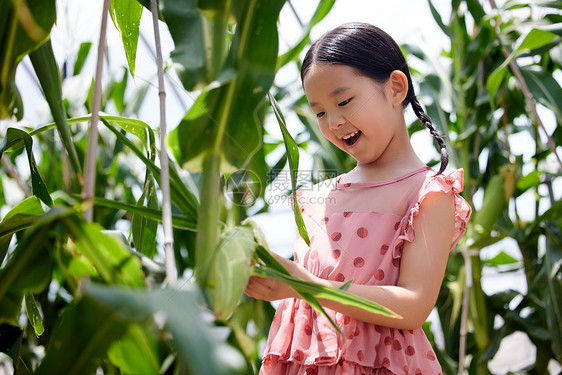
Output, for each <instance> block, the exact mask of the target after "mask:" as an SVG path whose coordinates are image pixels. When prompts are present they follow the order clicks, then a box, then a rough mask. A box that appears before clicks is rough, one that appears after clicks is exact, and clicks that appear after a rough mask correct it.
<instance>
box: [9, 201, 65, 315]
mask: <svg viewBox="0 0 562 375" xmlns="http://www.w3.org/2000/svg"><path fill="white" fill-rule="evenodd" d="M72 212H73V211H72V210H69V209H58V208H57V209H52V210H51V211H49V212H48V213H46V214H45V215H43V216H41V217H40V218H38V219H37V220H36V222H35V224H34V226H33V227H32V228H30V229H29V230H28V231H26V232H25V235H24V237H23V239H21V240H20V241H19V242H18V245H17V246H16V248H15V249H14V251H13V252H12V253H11V256H10V258H9V259H8V261H7V263H6V265H5V266H4V267H3V268H1V269H0V321H8V322H14V323H15V322H16V320H17V317H18V315H19V313H20V310H21V302H22V299H23V296H24V294H26V293H29V292H31V293H39V292H41V291H42V290H43V289H44V288H45V287H46V286H47V285H48V283H49V280H50V278H51V268H52V267H51V265H52V254H51V250H52V248H53V244H54V240H53V233H52V232H51V230H52V228H53V227H54V226H55V224H56V223H57V222H58V220H60V218H61V217H64V216H68V215H70V214H71V213H72Z"/></svg>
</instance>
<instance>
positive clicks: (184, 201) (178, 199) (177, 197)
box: [100, 117, 198, 217]
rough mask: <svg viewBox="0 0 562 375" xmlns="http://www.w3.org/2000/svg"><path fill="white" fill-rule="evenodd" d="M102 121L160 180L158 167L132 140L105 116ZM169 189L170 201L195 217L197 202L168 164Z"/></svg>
mask: <svg viewBox="0 0 562 375" xmlns="http://www.w3.org/2000/svg"><path fill="white" fill-rule="evenodd" d="M100 120H101V121H102V123H103V124H104V125H105V126H106V127H107V128H108V129H109V130H111V132H112V133H113V134H115V136H116V137H117V139H119V141H120V142H122V143H123V144H124V145H125V146H127V147H128V148H130V149H131V151H133V152H134V153H135V155H137V157H138V158H139V159H141V161H142V162H143V163H144V164H145V165H146V167H147V168H148V169H150V171H151V172H152V173H153V174H154V178H155V179H156V181H160V168H159V167H158V166H156V164H155V163H154V162H153V161H152V160H150V159H149V158H148V157H146V156H145V155H144V154H143V152H142V151H140V150H139V149H138V148H137V147H136V146H135V145H134V143H133V142H131V141H130V140H129V139H128V138H127V137H126V136H124V135H123V134H121V132H119V131H118V130H117V129H116V128H115V127H114V126H113V125H111V124H110V123H109V122H108V121H106V119H105V117H101V118H100ZM170 190H171V192H172V201H173V202H174V203H175V204H176V205H177V206H178V207H179V208H180V210H182V211H183V212H184V213H185V214H186V215H189V216H191V217H197V207H198V203H197V200H196V199H195V197H194V196H193V194H192V193H191V192H190V191H189V190H188V189H187V187H186V186H185V184H184V183H183V182H182V181H181V179H180V177H179V175H178V174H177V171H176V170H175V169H174V168H173V167H172V166H171V165H170Z"/></svg>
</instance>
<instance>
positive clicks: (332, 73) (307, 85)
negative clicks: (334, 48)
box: [303, 64, 365, 91]
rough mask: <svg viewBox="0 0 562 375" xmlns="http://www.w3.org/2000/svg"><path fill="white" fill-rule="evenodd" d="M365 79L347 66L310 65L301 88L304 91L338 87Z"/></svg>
mask: <svg viewBox="0 0 562 375" xmlns="http://www.w3.org/2000/svg"><path fill="white" fill-rule="evenodd" d="M360 78H365V77H361V76H360V75H359V74H357V72H356V70H355V69H353V68H351V67H349V66H347V65H327V64H316V65H312V66H311V67H310V68H309V70H308V72H307V73H306V75H305V77H304V80H303V86H304V89H305V91H308V90H309V89H313V88H314V87H318V86H330V85H339V84H342V83H345V82H348V83H350V81H356V80H357V79H360Z"/></svg>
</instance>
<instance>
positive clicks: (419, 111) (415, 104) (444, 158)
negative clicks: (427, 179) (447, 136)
mask: <svg viewBox="0 0 562 375" xmlns="http://www.w3.org/2000/svg"><path fill="white" fill-rule="evenodd" d="M409 99H410V104H411V105H412V109H413V110H414V113H415V114H416V116H417V117H418V118H419V119H420V121H421V122H422V124H423V126H425V127H426V128H427V129H428V130H429V133H431V135H432V137H433V138H435V140H436V141H437V144H438V145H439V148H440V149H441V165H440V166H439V172H437V174H441V173H443V171H444V170H445V168H447V164H449V154H448V153H447V146H446V145H445V141H444V140H443V138H442V137H441V135H440V134H439V132H438V131H437V129H435V125H433V122H432V121H431V118H430V117H429V116H428V115H427V114H426V113H425V112H424V110H423V108H422V106H421V104H420V102H419V101H418V99H417V98H416V95H415V94H414V93H413V90H412V93H411V95H410V97H409Z"/></svg>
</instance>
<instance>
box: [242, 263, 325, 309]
mask: <svg viewBox="0 0 562 375" xmlns="http://www.w3.org/2000/svg"><path fill="white" fill-rule="evenodd" d="M273 256H274V257H275V258H276V259H277V260H278V261H279V262H280V263H281V264H282V265H283V266H284V267H285V268H286V269H287V271H289V273H290V274H291V275H293V276H295V277H298V278H300V279H303V280H307V281H316V277H315V276H314V275H312V274H311V273H310V272H308V271H307V270H306V269H305V268H304V267H303V266H301V265H299V264H297V263H295V262H293V261H291V260H289V259H285V258H283V257H282V256H280V255H277V254H273ZM245 293H246V294H247V295H248V296H250V297H254V298H256V299H261V300H264V301H275V300H279V299H284V298H296V297H298V294H297V292H295V291H294V290H293V289H292V288H291V287H290V286H288V285H287V284H285V283H284V282H282V281H279V280H275V279H271V278H269V277H259V276H252V277H250V280H249V281H248V285H247V286H246V290H245Z"/></svg>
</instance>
